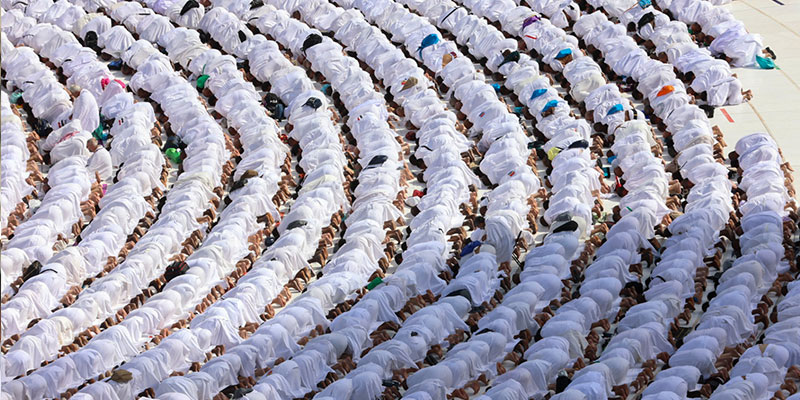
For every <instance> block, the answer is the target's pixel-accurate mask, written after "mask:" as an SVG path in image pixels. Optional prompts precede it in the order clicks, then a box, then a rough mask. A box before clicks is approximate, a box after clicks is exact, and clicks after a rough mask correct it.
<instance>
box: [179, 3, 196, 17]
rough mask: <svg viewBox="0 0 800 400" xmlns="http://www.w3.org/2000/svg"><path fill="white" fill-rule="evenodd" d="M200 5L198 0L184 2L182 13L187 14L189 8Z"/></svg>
mask: <svg viewBox="0 0 800 400" xmlns="http://www.w3.org/2000/svg"><path fill="white" fill-rule="evenodd" d="M199 6H200V4H198V3H197V1H195V0H189V1H187V2H186V3H184V4H183V8H181V15H183V14H186V13H187V12H189V10H191V9H193V8H197V7H199Z"/></svg>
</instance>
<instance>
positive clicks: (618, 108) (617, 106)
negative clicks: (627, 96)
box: [606, 104, 622, 116]
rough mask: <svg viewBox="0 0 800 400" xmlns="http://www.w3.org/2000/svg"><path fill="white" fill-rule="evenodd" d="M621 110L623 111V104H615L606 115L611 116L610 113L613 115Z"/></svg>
mask: <svg viewBox="0 0 800 400" xmlns="http://www.w3.org/2000/svg"><path fill="white" fill-rule="evenodd" d="M620 111H622V104H614V107H611V108H610V109H609V110H608V113H607V114H606V116H609V115H612V114H616V113H618V112H620Z"/></svg>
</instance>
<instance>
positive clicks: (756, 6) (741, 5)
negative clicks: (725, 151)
mask: <svg viewBox="0 0 800 400" xmlns="http://www.w3.org/2000/svg"><path fill="white" fill-rule="evenodd" d="M781 3H782V4H781ZM723 7H726V8H728V9H730V10H731V11H732V12H733V14H734V15H735V16H736V18H738V19H739V20H741V21H742V22H744V24H745V26H747V29H749V30H750V32H754V33H758V34H760V35H761V36H762V37H763V39H764V45H766V46H769V47H770V48H771V49H773V50H774V51H775V53H776V55H777V56H778V58H777V60H775V63H776V64H777V66H778V68H777V69H774V70H761V69H744V68H737V69H736V71H735V72H736V73H737V74H738V75H739V78H740V79H741V81H742V84H743V85H744V87H745V88H746V89H752V90H753V100H751V101H750V102H749V103H744V104H741V105H738V106H734V107H722V108H721V109H718V110H717V112H716V113H715V115H714V123H716V124H717V125H719V127H720V128H721V129H722V131H723V132H724V133H725V140H726V141H727V143H728V147H729V148H730V149H731V150H732V147H733V145H734V144H735V143H736V141H737V140H738V139H739V138H740V137H742V136H744V135H747V134H750V133H753V132H768V133H769V134H770V135H772V137H774V138H775V140H776V141H777V142H778V144H779V145H780V146H781V148H782V149H783V155H784V157H786V158H787V159H788V160H789V161H790V162H791V164H792V166H793V167H794V168H795V173H794V176H795V182H798V178H800V137H799V136H798V135H797V133H798V127H797V126H798V120H800V0H734V1H733V2H732V3H730V4H727V5H725V6H723ZM723 110H724V111H726V112H727V114H728V116H730V119H728V116H726V115H725V112H722V111H723Z"/></svg>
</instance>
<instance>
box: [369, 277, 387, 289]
mask: <svg viewBox="0 0 800 400" xmlns="http://www.w3.org/2000/svg"><path fill="white" fill-rule="evenodd" d="M381 283H383V278H381V277H377V278H375V279H373V280H372V281H370V283H369V284H367V290H372V289H375V287H376V286H378V285H380V284H381Z"/></svg>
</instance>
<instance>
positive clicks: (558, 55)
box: [556, 49, 572, 60]
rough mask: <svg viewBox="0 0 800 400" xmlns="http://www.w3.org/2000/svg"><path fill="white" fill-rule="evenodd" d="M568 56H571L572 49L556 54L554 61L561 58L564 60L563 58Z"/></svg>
mask: <svg viewBox="0 0 800 400" xmlns="http://www.w3.org/2000/svg"><path fill="white" fill-rule="evenodd" d="M570 54H572V49H564V50H561V51H559V52H558V54H556V60H560V59H562V58H564V57H566V56H568V55H570Z"/></svg>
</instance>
